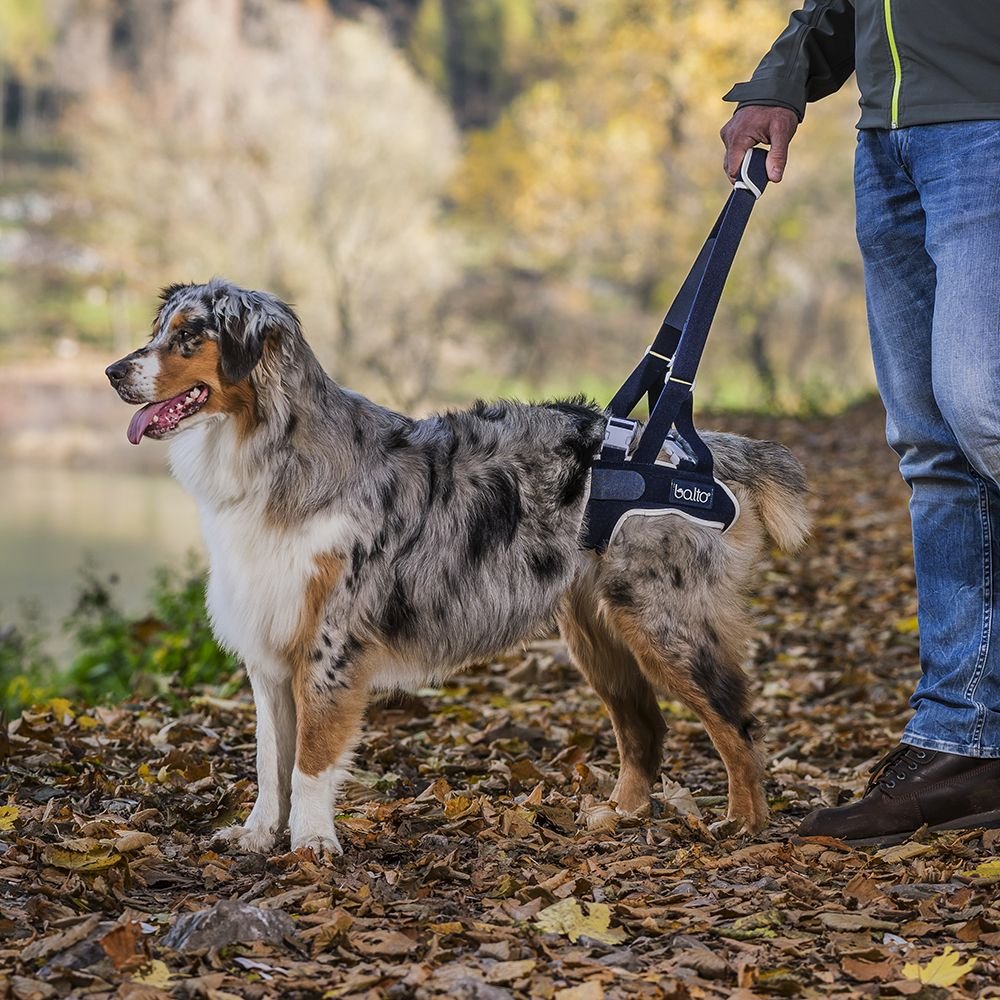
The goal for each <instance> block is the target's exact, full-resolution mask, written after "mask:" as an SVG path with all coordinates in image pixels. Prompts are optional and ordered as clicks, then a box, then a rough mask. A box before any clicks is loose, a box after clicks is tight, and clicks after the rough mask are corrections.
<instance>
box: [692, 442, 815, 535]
mask: <svg viewBox="0 0 1000 1000" xmlns="http://www.w3.org/2000/svg"><path fill="white" fill-rule="evenodd" d="M705 440H706V443H708V445H709V447H710V448H711V449H712V454H713V456H714V458H715V474H716V475H717V476H718V477H719V478H720V479H721V480H722V481H723V482H736V483H739V485H740V486H741V487H743V489H744V490H745V491H746V492H747V493H748V494H749V496H750V500H751V502H752V503H753V505H754V506H755V507H756V508H757V512H758V513H759V514H760V519H761V521H763V523H764V527H765V528H766V529H767V533H768V534H769V535H770V536H771V538H772V539H773V540H774V541H775V543H776V544H777V546H778V548H780V549H782V550H783V551H784V552H793V551H795V549H797V548H799V547H800V546H801V545H802V544H803V542H805V540H806V538H808V537H809V530H810V528H811V525H812V517H811V516H810V514H809V511H808V509H807V508H806V498H807V497H808V496H809V485H808V483H807V482H806V473H805V469H803V468H802V464H801V463H800V462H799V460H798V459H797V458H796V457H795V456H794V455H793V454H792V453H791V452H790V451H789V450H788V449H787V448H786V447H785V446H784V445H781V444H778V443H777V442H775V441H753V440H750V439H749V438H743V437H737V436H736V435H734V434H719V433H708V434H706V435H705Z"/></svg>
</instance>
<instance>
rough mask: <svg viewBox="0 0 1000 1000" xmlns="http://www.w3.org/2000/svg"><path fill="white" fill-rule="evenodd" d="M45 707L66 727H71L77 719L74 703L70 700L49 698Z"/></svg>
mask: <svg viewBox="0 0 1000 1000" xmlns="http://www.w3.org/2000/svg"><path fill="white" fill-rule="evenodd" d="M45 707H46V708H47V709H48V710H49V711H50V712H51V713H52V715H53V717H54V718H55V719H58V720H59V722H61V723H62V724H63V725H64V726H66V725H69V723H71V722H72V721H73V719H74V718H75V717H76V715H75V713H74V711H73V703H72V702H71V701H70V700H69V699H68V698H49V700H48V701H47V702H46V703H45Z"/></svg>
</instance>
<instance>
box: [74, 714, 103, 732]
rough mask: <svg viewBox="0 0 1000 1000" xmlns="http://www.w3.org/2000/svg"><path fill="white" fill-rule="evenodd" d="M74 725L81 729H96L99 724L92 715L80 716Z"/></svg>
mask: <svg viewBox="0 0 1000 1000" xmlns="http://www.w3.org/2000/svg"><path fill="white" fill-rule="evenodd" d="M76 724H77V725H78V726H79V727H80V728H81V729H97V728H98V726H100V722H98V721H97V719H95V718H94V717H93V716H92V715H81V716H80V718H78V719H77V720H76Z"/></svg>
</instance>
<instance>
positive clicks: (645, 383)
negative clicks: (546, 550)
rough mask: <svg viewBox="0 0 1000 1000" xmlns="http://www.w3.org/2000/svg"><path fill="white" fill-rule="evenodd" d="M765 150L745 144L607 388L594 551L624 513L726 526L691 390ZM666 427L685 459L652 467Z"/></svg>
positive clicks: (591, 539)
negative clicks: (636, 356)
mask: <svg viewBox="0 0 1000 1000" xmlns="http://www.w3.org/2000/svg"><path fill="white" fill-rule="evenodd" d="M765 161H766V152H765V151H764V150H763V149H751V150H749V151H748V152H747V154H746V156H745V157H744V159H743V164H742V166H741V168H740V178H739V180H737V181H736V183H735V184H734V185H733V190H732V193H731V194H730V195H729V198H728V200H727V201H726V204H725V206H724V207H723V209H722V212H721V213H720V214H719V217H718V219H716V221H715V225H714V226H713V227H712V231H711V232H710V233H709V235H708V239H707V240H705V244H704V246H702V248H701V251H700V252H699V254H698V257H697V259H696V260H695V262H694V266H693V267H692V268H691V270H690V272H689V273H688V275H687V277H686V278H685V279H684V283H683V285H681V289H680V291H679V292H678V293H677V297H676V298H675V299H674V301H673V303H672V304H671V306H670V308H669V309H668V310H667V314H666V316H664V318H663V322H662V323H661V324H660V329H659V331H658V332H657V334H656V337H655V338H654V340H653V343H652V344H650V346H649V349H648V350H647V351H646V354H645V355H644V356H643V358H642V360H641V361H640V362H639V364H638V365H637V366H636V367H635V369H634V370H633V371H632V374H631V375H629V377H628V378H627V379H626V380H625V383H624V385H622V387H621V388H620V389H619V390H618V392H617V393H615V396H614V399H612V401H611V404H610V406H609V407H608V409H609V411H610V413H611V416H610V418H609V420H608V426H607V430H606V432H605V437H604V444H603V445H602V447H601V451H600V454H599V455H598V456H597V458H596V460H595V461H594V463H593V466H592V473H591V494H590V499H589V501H588V505H587V537H586V540H585V543H584V544H585V545H586V547H587V548H592V549H596V550H597V551H598V552H603V551H604V550H605V549H606V548H607V545H608V544H609V542H610V540H611V538H612V537H613V536H614V534H615V532H617V530H618V528H619V527H620V526H621V524H622V523H623V522H624V521H625V519H626V518H628V517H630V516H633V515H642V514H645V515H647V516H656V515H660V514H674V515H678V516H681V517H685V518H688V519H689V520H692V521H697V522H699V523H702V524H706V525H709V526H711V527H716V528H720V529H722V530H723V531H725V530H726V529H727V528H728V527H729V526H730V525H731V524H732V523H733V521H734V520H735V519H736V517H737V516H738V515H739V505H738V504H737V503H736V498H735V497H734V496H733V494H732V493H731V491H730V490H729V489H728V487H726V486H725V484H723V483H721V482H719V481H718V480H716V479H715V478H714V472H713V466H714V463H713V460H712V452H711V450H710V449H709V447H708V445H706V444H705V442H704V441H702V439H701V437H700V436H699V435H698V431H697V429H696V428H695V426H694V417H693V412H692V411H693V395H692V393H693V390H694V381H695V375H696V373H697V371H698V363H699V362H700V361H701V356H702V353H703V352H704V349H705V343H706V341H707V339H708V331H709V328H710V326H711V324H712V319H713V318H714V316H715V312H716V309H717V308H718V305H719V300H720V299H721V297H722V289H723V287H724V286H725V283H726V278H727V277H728V276H729V271H730V269H731V267H732V264H733V259H734V258H735V256H736V251H737V249H738V247H739V244H740V239H741V238H742V236H743V232H744V230H745V229H746V226H747V222H748V221H749V219H750V213H751V211H752V210H753V206H754V204H755V203H756V201H757V199H758V198H759V197H760V195H761V193H762V191H763V190H764V188H765V187H766V185H767V170H766V166H765ZM643 393H646V394H647V395H648V398H649V411H650V414H649V420H648V421H647V423H646V426H645V428H644V429H643V430H642V436H641V437H640V438H639V443H638V444H637V445H636V447H635V450H634V451H633V452H632V454H631V455H630V454H629V449H630V448H631V445H632V443H633V442H634V441H635V438H636V435H637V434H638V433H639V424H638V421H636V420H633V419H631V417H630V414H631V413H632V410H633V409H634V408H635V407H636V405H637V404H638V402H639V400H640V399H641V398H642V395H643ZM672 427H676V428H677V433H678V435H679V436H680V437H681V438H682V439H683V441H684V443H685V444H686V445H687V446H688V449H689V451H690V452H691V455H692V457H693V461H692V460H688V459H684V460H681V461H679V462H678V463H677V465H676V467H674V468H669V467H664V466H662V465H657V464H656V459H657V456H658V455H659V453H660V451H661V449H662V448H663V446H664V442H665V441H666V438H667V435H668V434H669V433H670V430H671V428H672Z"/></svg>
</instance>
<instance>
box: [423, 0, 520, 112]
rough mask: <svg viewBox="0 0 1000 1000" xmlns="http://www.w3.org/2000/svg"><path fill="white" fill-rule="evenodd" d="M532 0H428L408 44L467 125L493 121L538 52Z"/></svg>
mask: <svg viewBox="0 0 1000 1000" xmlns="http://www.w3.org/2000/svg"><path fill="white" fill-rule="evenodd" d="M537 40H538V20H537V18H536V11H535V3H534V2H533V0H423V2H422V3H421V5H420V9H419V12H418V14H417V17H416V20H415V22H414V24H413V26H412V28H411V30H410V35H409V41H408V49H409V52H410V57H411V58H412V59H413V62H414V64H415V65H416V66H417V68H418V69H419V70H420V72H421V73H422V74H423V75H424V76H425V77H426V78H427V79H429V80H431V81H432V82H433V83H434V85H435V86H436V87H437V88H438V90H439V91H440V92H441V93H443V94H445V95H446V96H447V98H448V101H449V103H450V105H451V109H452V113H453V114H454V116H455V120H456V122H457V123H458V124H459V126H460V127H462V128H483V127H486V126H489V125H492V124H493V122H495V121H496V119H497V117H498V116H499V114H500V113H501V111H502V110H503V108H504V106H505V105H506V104H507V102H508V101H509V100H510V99H511V97H512V96H513V95H514V94H515V93H517V91H518V89H519V88H520V86H521V82H522V77H523V74H524V73H525V71H526V69H527V65H528V62H529V61H530V60H531V59H533V58H534V57H535V55H536V54H537Z"/></svg>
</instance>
